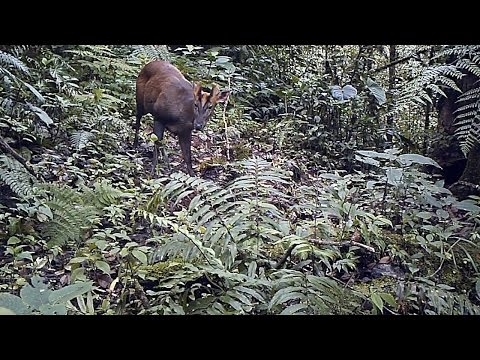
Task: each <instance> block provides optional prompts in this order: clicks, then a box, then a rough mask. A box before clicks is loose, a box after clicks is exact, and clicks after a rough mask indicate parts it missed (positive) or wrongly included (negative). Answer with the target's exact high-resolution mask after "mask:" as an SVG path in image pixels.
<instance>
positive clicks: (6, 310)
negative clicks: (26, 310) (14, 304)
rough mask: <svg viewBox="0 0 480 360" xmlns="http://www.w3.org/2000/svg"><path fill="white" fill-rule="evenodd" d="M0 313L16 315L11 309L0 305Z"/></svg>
mask: <svg viewBox="0 0 480 360" xmlns="http://www.w3.org/2000/svg"><path fill="white" fill-rule="evenodd" d="M0 315H16V314H15V313H14V312H13V311H12V310H10V309H7V308H4V307H0Z"/></svg>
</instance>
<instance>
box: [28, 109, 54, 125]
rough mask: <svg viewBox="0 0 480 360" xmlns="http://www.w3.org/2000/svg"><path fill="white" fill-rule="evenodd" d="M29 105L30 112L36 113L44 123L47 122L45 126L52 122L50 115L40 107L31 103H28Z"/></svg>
mask: <svg viewBox="0 0 480 360" xmlns="http://www.w3.org/2000/svg"><path fill="white" fill-rule="evenodd" d="M28 105H29V108H30V110H31V111H32V112H34V113H35V115H37V116H38V117H39V118H40V120H42V121H43V122H44V123H45V124H47V126H49V125H51V124H53V120H52V118H51V117H50V116H48V114H47V113H46V112H45V111H43V110H42V109H40V108H39V107H37V106H34V105H32V104H28Z"/></svg>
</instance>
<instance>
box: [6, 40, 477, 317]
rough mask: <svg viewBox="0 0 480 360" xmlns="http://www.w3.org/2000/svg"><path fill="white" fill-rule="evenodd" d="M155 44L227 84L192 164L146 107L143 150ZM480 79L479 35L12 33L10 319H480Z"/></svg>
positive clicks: (186, 66)
mask: <svg viewBox="0 0 480 360" xmlns="http://www.w3.org/2000/svg"><path fill="white" fill-rule="evenodd" d="M155 59H161V60H167V61H169V62H170V63H172V64H174V65H175V66H176V67H177V68H178V69H179V70H180V71H181V72H182V73H183V74H184V76H185V77H186V79H188V80H189V81H195V82H199V83H201V84H202V86H203V87H204V90H205V91H209V89H211V88H212V86H213V84H214V83H215V84H218V85H219V86H220V88H221V89H229V90H230V95H229V97H228V99H227V101H226V102H224V103H221V104H218V105H217V107H216V108H215V113H214V115H213V117H212V118H211V119H210V121H209V122H208V124H207V125H206V128H205V129H204V131H195V132H193V139H192V158H193V169H194V172H195V176H189V175H188V174H187V172H186V167H185V163H184V161H183V158H182V154H181V151H180V148H179V144H178V140H177V138H176V136H174V135H173V134H172V133H170V132H168V131H166V132H165V137H164V140H163V141H162V143H161V148H162V149H163V152H164V153H165V154H160V155H159V159H160V160H159V164H158V166H157V169H156V172H155V173H153V174H152V158H153V150H154V142H155V140H156V138H155V136H154V135H152V132H153V123H154V122H153V117H152V116H151V115H146V116H144V117H143V119H142V122H141V128H140V134H139V135H140V136H139V137H140V141H139V146H138V147H137V148H134V146H133V141H134V135H135V116H136V103H135V81H136V78H137V76H138V74H139V72H140V70H141V69H142V67H143V66H144V65H145V64H147V63H149V62H150V61H152V60H155ZM479 79H480V46H477V45H468V46H466V45H462V46H453V45H449V46H441V45H412V46H406V45H389V46H386V45H379V46H377V45H351V46H340V45H323V46H299V45H295V46H288V45H282V46H280V45H275V46H274V45H269V46H260V45H254V46H238V45H236V46H209V45H195V46H193V45H168V46H164V45H152V46H145V45H141V46H140V45H139V46H135V45H115V46H101V45H92V46H89V45H51V46H40V45H28V46H21V45H18V46H11V45H9V46H6V45H0V314H209V315H211V314H378V315H380V314H388V315H393V314H395V315H403V314H480V272H479V269H478V267H479V266H480V250H479V241H480V229H479V225H480V82H479ZM167 159H168V160H169V161H167Z"/></svg>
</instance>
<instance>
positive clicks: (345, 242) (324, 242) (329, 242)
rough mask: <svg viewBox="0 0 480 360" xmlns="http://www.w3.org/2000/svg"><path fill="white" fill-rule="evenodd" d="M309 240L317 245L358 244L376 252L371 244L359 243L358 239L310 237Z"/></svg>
mask: <svg viewBox="0 0 480 360" xmlns="http://www.w3.org/2000/svg"><path fill="white" fill-rule="evenodd" d="M308 241H309V242H311V243H313V244H315V245H332V246H339V247H340V246H358V247H361V248H363V249H365V250H368V251H370V252H373V253H374V252H375V249H374V248H373V247H371V246H368V245H365V244H362V243H359V242H357V241H348V240H347V241H332V240H317V239H310V240H308Z"/></svg>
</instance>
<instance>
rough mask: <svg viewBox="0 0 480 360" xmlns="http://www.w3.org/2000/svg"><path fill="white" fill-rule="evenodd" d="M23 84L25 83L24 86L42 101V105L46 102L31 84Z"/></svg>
mask: <svg viewBox="0 0 480 360" xmlns="http://www.w3.org/2000/svg"><path fill="white" fill-rule="evenodd" d="M22 82H23V85H25V86H26V87H27V88H28V89H29V90H30V91H31V92H32V93H33V95H35V96H36V97H37V99H38V100H40V102H41V103H44V102H45V98H44V97H43V96H42V94H40V93H39V92H38V90H37V89H35V88H34V87H33V86H32V85H30V84H28V83H26V82H24V81H22Z"/></svg>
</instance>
